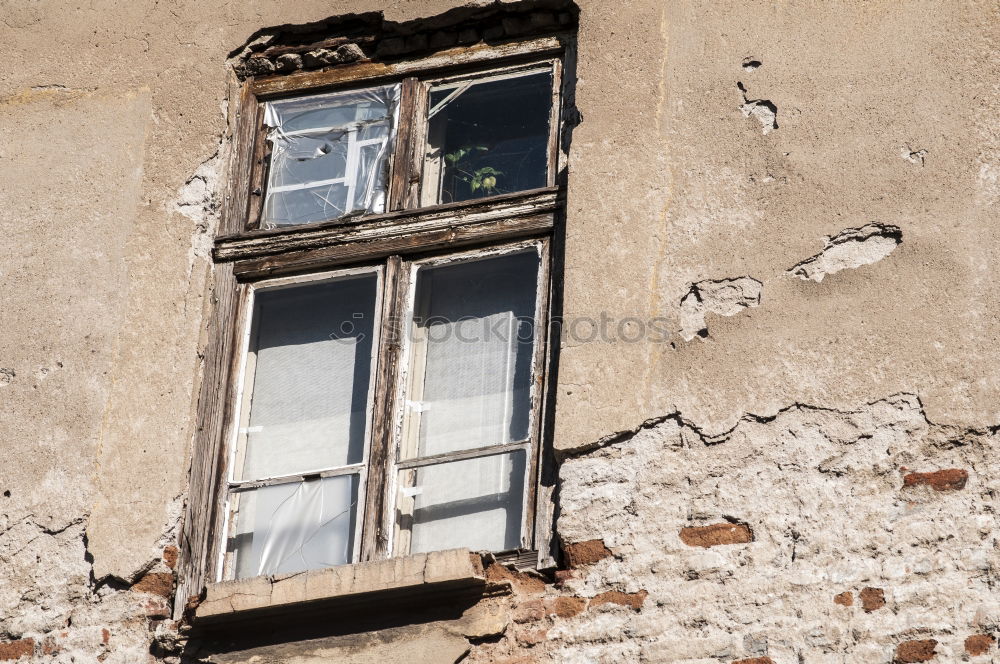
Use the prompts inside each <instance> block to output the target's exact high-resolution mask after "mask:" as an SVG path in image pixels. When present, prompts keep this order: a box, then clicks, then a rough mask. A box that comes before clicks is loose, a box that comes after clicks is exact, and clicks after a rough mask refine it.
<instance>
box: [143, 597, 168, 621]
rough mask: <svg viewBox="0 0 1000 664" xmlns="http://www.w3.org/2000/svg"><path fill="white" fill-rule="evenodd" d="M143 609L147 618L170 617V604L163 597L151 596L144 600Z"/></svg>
mask: <svg viewBox="0 0 1000 664" xmlns="http://www.w3.org/2000/svg"><path fill="white" fill-rule="evenodd" d="M142 610H143V612H144V613H145V614H146V617H147V618H169V617H170V604H169V603H168V602H167V600H166V599H165V598H163V597H150V598H148V599H147V600H146V601H145V602H143V605H142Z"/></svg>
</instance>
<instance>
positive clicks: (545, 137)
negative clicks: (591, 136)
mask: <svg viewBox="0 0 1000 664" xmlns="http://www.w3.org/2000/svg"><path fill="white" fill-rule="evenodd" d="M428 109H429V110H428V125H427V143H428V146H427V149H428V153H427V162H426V166H425V173H424V177H425V180H426V183H425V187H427V188H426V189H425V190H424V191H425V199H427V200H424V201H423V203H424V204H425V205H429V204H431V203H451V202H457V201H465V200H470V199H474V198H482V197H484V196H494V195H498V194H509V193H513V192H517V191H525V190H528V189H536V188H538V187H544V186H545V185H546V182H547V175H548V141H549V132H550V127H549V124H550V122H549V116H550V112H551V109H552V71H551V70H544V71H538V70H535V71H533V72H526V73H524V72H522V73H516V74H513V75H512V74H506V75H502V76H495V77H490V78H487V79H485V80H482V81H478V82H477V81H468V80H466V81H460V82H455V81H451V82H448V83H445V84H442V85H439V86H435V87H434V88H432V89H431V92H430V100H429V105H428ZM429 199H433V200H429Z"/></svg>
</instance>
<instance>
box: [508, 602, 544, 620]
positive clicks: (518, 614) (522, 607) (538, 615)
mask: <svg viewBox="0 0 1000 664" xmlns="http://www.w3.org/2000/svg"><path fill="white" fill-rule="evenodd" d="M545 615H546V614H545V605H544V604H543V603H542V600H541V599H530V600H528V601H527V602H521V603H520V604H518V605H517V607H516V608H515V609H514V622H516V623H526V622H536V621H538V620H542V619H544V618H545Z"/></svg>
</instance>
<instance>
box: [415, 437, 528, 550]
mask: <svg viewBox="0 0 1000 664" xmlns="http://www.w3.org/2000/svg"><path fill="white" fill-rule="evenodd" d="M524 473H525V454H524V452H521V451H517V452H513V453H510V454H497V455H493V456H487V457H480V458H477V459H466V460H464V461H453V462H450V463H442V464H436V465H433V466H424V467H422V468H416V469H413V470H404V471H402V472H401V473H400V487H402V488H401V489H400V497H399V500H400V507H401V510H400V512H401V514H400V529H401V530H403V531H405V530H409V538H410V553H422V552H426V551H443V550H446V549H455V548H459V547H467V548H469V549H471V550H472V551H506V550H508V549H516V548H517V547H519V546H520V544H521V515H522V504H523V501H524ZM404 537H405V535H404Z"/></svg>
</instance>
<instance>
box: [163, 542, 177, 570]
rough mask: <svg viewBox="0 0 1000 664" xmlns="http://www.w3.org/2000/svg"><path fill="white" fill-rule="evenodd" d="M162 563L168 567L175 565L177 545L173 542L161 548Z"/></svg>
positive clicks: (172, 567)
mask: <svg viewBox="0 0 1000 664" xmlns="http://www.w3.org/2000/svg"><path fill="white" fill-rule="evenodd" d="M163 563H164V564H165V565H166V566H167V567H169V568H170V569H174V568H175V567H176V566H177V547H176V546H174V545H173V544H171V545H170V546H167V547H164V548H163Z"/></svg>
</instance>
